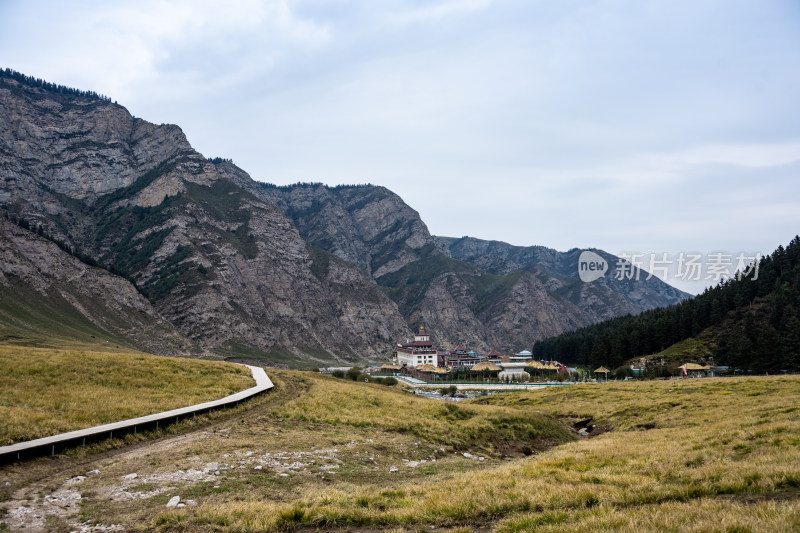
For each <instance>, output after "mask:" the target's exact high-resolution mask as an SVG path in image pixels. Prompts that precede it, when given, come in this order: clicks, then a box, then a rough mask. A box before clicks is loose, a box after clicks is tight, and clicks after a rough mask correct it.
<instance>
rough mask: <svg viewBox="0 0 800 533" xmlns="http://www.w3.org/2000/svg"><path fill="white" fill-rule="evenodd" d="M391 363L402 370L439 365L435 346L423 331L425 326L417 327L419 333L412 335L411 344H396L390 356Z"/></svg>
mask: <svg viewBox="0 0 800 533" xmlns="http://www.w3.org/2000/svg"><path fill="white" fill-rule="evenodd" d="M392 362H393V363H394V364H396V365H400V366H402V367H403V368H409V369H413V368H417V365H424V364H431V365H434V366H437V365H438V363H439V359H438V352H437V351H436V345H435V344H434V343H433V341H431V337H430V335H428V332H427V331H425V326H420V327H419V333H417V334H416V335H414V341H413V342H406V343H402V344H398V345H397V348H396V349H395V351H394V353H393V354H392Z"/></svg>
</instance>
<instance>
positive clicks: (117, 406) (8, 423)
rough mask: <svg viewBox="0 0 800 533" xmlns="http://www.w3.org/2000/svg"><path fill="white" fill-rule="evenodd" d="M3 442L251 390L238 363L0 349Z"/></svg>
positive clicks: (0, 433)
mask: <svg viewBox="0 0 800 533" xmlns="http://www.w3.org/2000/svg"><path fill="white" fill-rule="evenodd" d="M0 368H2V369H3V370H2V374H0V445H6V444H11V443H13V442H19V441H23V440H29V439H35V438H40V437H45V436H48V435H54V434H57V433H62V432H65V431H71V430H75V429H81V428H85V427H91V426H94V425H98V424H104V423H108V422H115V421H118V420H124V419H127V418H133V417H137V416H142V415H146V414H151V413H156V412H160V411H165V410H169V409H174V408H178V407H184V406H187V405H192V404H195V403H200V402H204V401H209V400H215V399H218V398H221V397H223V396H227V395H228V394H232V393H234V392H238V391H240V390H243V389H246V388H247V387H250V386H252V384H253V380H252V377H251V376H250V372H249V371H248V370H247V369H246V368H243V367H240V366H238V365H231V364H229V363H222V362H216V361H200V360H189V359H178V358H172V357H157V356H152V355H146V354H142V353H135V352H129V353H118V352H106V351H93V350H91V349H68V350H54V349H49V348H31V347H23V346H0Z"/></svg>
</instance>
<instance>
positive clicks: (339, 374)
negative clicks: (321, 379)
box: [331, 370, 344, 379]
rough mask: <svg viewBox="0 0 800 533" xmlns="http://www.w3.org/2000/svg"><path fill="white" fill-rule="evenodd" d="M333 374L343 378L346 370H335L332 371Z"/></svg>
mask: <svg viewBox="0 0 800 533" xmlns="http://www.w3.org/2000/svg"><path fill="white" fill-rule="evenodd" d="M331 376H333V377H335V378H340V379H341V378H343V377H344V372H343V371H342V370H334V371H333V372H331Z"/></svg>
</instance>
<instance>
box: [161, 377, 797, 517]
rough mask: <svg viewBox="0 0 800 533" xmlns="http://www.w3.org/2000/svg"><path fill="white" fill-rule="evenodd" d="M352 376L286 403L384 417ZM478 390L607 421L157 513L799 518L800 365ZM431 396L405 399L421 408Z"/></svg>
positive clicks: (299, 408) (334, 414) (504, 405)
mask: <svg viewBox="0 0 800 533" xmlns="http://www.w3.org/2000/svg"><path fill="white" fill-rule="evenodd" d="M348 385H349V387H350V391H351V393H350V397H351V398H352V400H346V399H343V398H338V397H337V396H338V394H334V396H335V397H334V398H333V401H331V402H324V401H322V399H320V400H319V401H317V400H313V398H306V399H303V398H301V399H299V400H298V401H296V402H294V403H291V404H289V405H288V406H287V407H286V409H285V411H284V413H285V415H286V416H289V417H291V416H298V417H300V416H302V417H305V418H306V419H314V420H317V419H318V420H326V418H328V417H330V418H331V420H332V421H334V420H336V419H337V418H338V419H339V420H340V421H348V422H347V423H356V421H358V420H360V417H361V416H365V420H367V421H368V420H370V417H374V416H377V415H376V414H377V413H384V416H386V417H387V418H388V419H391V416H392V415H391V412H392V411H393V410H395V409H399V408H401V407H402V405H403V404H401V403H400V402H397V403H394V402H388V403H384V404H382V405H376V406H375V411H374V413H375V414H373V415H370V411H371V408H369V407H362V408H359V409H356V408H355V407H352V409H354V410H351V407H348V405H349V402H350V401H352V402H353V403H354V404H357V405H364V404H365V403H369V402H370V401H374V400H370V398H371V397H372V396H371V393H370V392H368V390H367V388H366V387H364V386H363V385H359V384H348ZM326 390H327V389H325V388H324V387H321V391H326ZM384 401H385V400H384ZM477 402H479V403H484V404H490V405H474V406H471V407H467V406H464V408H467V409H481V410H482V409H486V408H496V409H498V412H503V413H506V414H507V413H510V412H513V411H514V410H515V411H516V412H517V413H518V414H519V415H520V416H521V415H527V414H532V413H536V412H540V413H543V414H552V415H558V416H568V417H581V418H583V417H593V418H594V419H595V420H596V421H597V422H598V423H599V424H601V425H605V426H608V428H609V429H611V431H608V432H606V433H603V434H601V435H599V436H597V437H595V438H590V439H583V440H580V441H577V442H572V443H569V444H565V445H563V446H559V447H557V448H554V449H552V450H550V451H547V452H544V453H542V454H540V455H538V456H535V457H532V458H528V459H521V460H518V461H513V462H510V463H506V464H502V465H500V466H496V467H494V468H488V469H481V470H478V471H471V472H463V473H457V474H454V475H448V476H446V477H434V478H432V479H429V480H426V481H418V480H415V481H414V482H413V483H411V482H409V483H405V484H401V485H399V486H392V487H391V488H387V487H381V486H380V485H379V484H377V485H376V484H365V485H353V484H341V485H339V486H337V485H334V486H333V487H331V488H329V489H327V490H322V491H320V489H319V487H318V486H308V487H298V488H297V490H296V492H295V493H294V494H292V497H291V499H289V500H288V501H287V500H284V501H283V502H275V501H263V500H261V499H260V498H255V497H247V498H235V497H234V498H230V499H228V500H226V501H219V500H215V501H214V502H213V504H209V505H204V504H203V503H202V502H201V504H200V505H199V506H198V507H197V508H192V509H189V508H187V509H183V510H180V511H170V512H165V513H162V514H161V515H159V517H158V518H157V522H156V524H157V525H159V526H160V527H162V528H164V529H171V528H177V529H182V528H200V529H206V528H208V529H214V530H219V531H276V530H285V529H291V528H293V527H296V526H298V525H305V526H317V527H341V526H367V527H383V526H400V527H406V528H411V529H415V528H416V527H418V526H419V525H422V524H436V525H438V526H440V527H462V526H467V527H469V526H474V525H478V526H481V527H487V526H491V527H496V528H498V529H499V530H501V531H528V530H553V531H601V530H607V529H612V530H621V531H639V530H653V531H654V530H664V529H667V530H675V531H684V530H686V531H693V530H694V531H792V530H798V529H800V518H799V517H800V504H799V503H798V489H800V421H799V420H798V417H797V413H798V406H800V377H796V376H792V377H774V378H729V379H708V380H687V381H681V382H676V381H668V382H664V381H660V382H628V383H624V384H611V385H585V386H574V387H564V388H558V389H551V390H547V391H535V392H527V393H512V394H504V395H498V396H493V397H489V398H483V399H479V400H477ZM429 405H433V406H434V407H428V406H429ZM436 406H441V404H435V403H433V402H424V405H423V404H419V405H417V404H412V408H413V409H414V410H419V411H418V412H419V418H420V419H425V418H426V410H427V409H435V408H441V407H436ZM363 409H366V411H363ZM509 410H511V411H509ZM301 413H302V414H301ZM461 424H462V422H460V421H453V423H452V424H451V425H452V426H453V427H458V426H460V425H461ZM443 428H444V426H443V427H442V428H439V429H443ZM645 428H647V429H645ZM430 431H437V429H436V428H433V427H432V426H431V427H430ZM432 435H433V434H432ZM237 500H238V501H237ZM241 500H244V501H241ZM719 515H724V518H719ZM650 516H652V519H651V518H650Z"/></svg>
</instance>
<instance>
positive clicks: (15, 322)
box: [0, 218, 199, 354]
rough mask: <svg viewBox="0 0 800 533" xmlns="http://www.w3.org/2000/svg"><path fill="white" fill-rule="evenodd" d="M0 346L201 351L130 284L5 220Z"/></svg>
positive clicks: (0, 227)
mask: <svg viewBox="0 0 800 533" xmlns="http://www.w3.org/2000/svg"><path fill="white" fill-rule="evenodd" d="M0 264H2V270H0V341H3V342H14V341H24V340H26V339H25V337H26V335H27V336H30V335H35V336H38V337H42V338H50V339H52V338H61V339H69V340H73V341H84V342H90V343H96V342H105V343H107V344H108V345H109V346H119V345H126V346H128V347H132V348H138V349H140V350H142V351H146V352H150V353H156V354H167V353H175V352H182V353H192V352H195V353H196V352H198V351H199V350H198V347H197V346H195V345H193V344H192V343H190V342H188V341H187V340H186V338H184V337H183V336H182V335H181V334H180V333H178V331H176V330H175V327H174V326H173V325H172V324H171V323H170V322H169V321H167V320H165V319H164V318H163V317H162V316H160V315H159V313H158V312H157V311H156V310H155V308H153V306H152V305H151V304H150V302H149V301H148V300H147V298H145V297H143V296H142V295H141V294H139V292H138V291H137V290H136V288H135V287H134V286H133V285H131V283H130V282H128V281H127V280H125V279H123V278H120V277H119V276H115V275H113V274H110V273H109V272H107V271H106V270H103V269H101V268H96V267H92V266H89V265H87V264H86V263H84V262H83V261H81V260H79V259H78V258H76V257H74V256H72V255H70V254H69V253H67V252H65V251H64V250H62V249H61V248H59V247H58V246H57V245H56V244H54V243H53V242H52V241H50V240H48V239H45V238H44V237H41V236H39V235H36V234H35V233H34V232H31V231H29V230H28V229H25V228H22V227H20V226H18V225H17V224H15V223H12V222H11V221H9V220H7V219H5V218H0Z"/></svg>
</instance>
